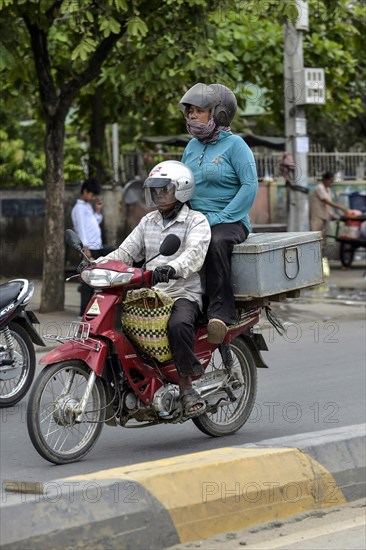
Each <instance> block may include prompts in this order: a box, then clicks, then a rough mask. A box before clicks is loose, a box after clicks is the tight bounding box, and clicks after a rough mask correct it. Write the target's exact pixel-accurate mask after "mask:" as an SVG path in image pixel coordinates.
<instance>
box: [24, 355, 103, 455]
mask: <svg viewBox="0 0 366 550" xmlns="http://www.w3.org/2000/svg"><path fill="white" fill-rule="evenodd" d="M90 374H91V371H90V369H89V368H88V367H87V366H86V365H84V364H83V363H81V362H80V361H76V360H75V361H63V362H62V363H57V364H56V365H49V366H47V367H45V368H44V369H43V371H42V372H41V373H40V375H39V376H38V378H37V379H36V381H35V383H34V385H33V388H32V391H31V393H30V396H29V403H28V410H27V426H28V433H29V436H30V438H31V441H32V443H33V445H34V447H35V449H36V450H37V451H38V453H39V454H40V455H41V456H42V457H43V458H45V459H46V460H48V461H49V462H53V463H54V464H68V463H70V462H76V461H77V460H80V459H81V458H83V457H84V456H85V455H86V454H87V453H88V452H89V451H90V450H91V449H92V447H93V446H94V445H95V443H96V441H97V439H98V437H99V435H100V433H101V431H102V428H103V423H104V419H105V407H106V395H105V389H104V386H103V382H102V380H101V379H100V378H99V377H97V378H96V380H95V383H94V385H93V388H92V390H91V392H90V395H89V398H88V401H87V404H86V408H85V413H84V416H83V418H82V420H81V421H80V420H79V419H78V414H77V410H78V405H79V404H80V401H81V399H82V397H83V395H84V393H85V390H86V387H87V384H88V380H89V378H90Z"/></svg>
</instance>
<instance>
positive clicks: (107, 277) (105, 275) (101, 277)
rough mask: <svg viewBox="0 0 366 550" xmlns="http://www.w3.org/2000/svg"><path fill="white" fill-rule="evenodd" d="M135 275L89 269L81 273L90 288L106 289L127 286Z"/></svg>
mask: <svg viewBox="0 0 366 550" xmlns="http://www.w3.org/2000/svg"><path fill="white" fill-rule="evenodd" d="M133 275H134V274H133V273H119V272H118V271H111V270H110V269H99V268H94V269H90V270H89V269H88V270H85V271H83V272H82V273H81V278H82V280H83V281H84V282H85V283H86V284H88V285H89V286H92V287H96V288H106V287H110V286H118V285H125V284H127V283H129V282H130V281H131V279H132V277H133Z"/></svg>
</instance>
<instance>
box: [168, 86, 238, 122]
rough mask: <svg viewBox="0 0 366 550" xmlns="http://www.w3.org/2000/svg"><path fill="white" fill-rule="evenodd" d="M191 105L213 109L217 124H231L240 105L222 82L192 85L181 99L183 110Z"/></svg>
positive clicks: (180, 103)
mask: <svg viewBox="0 0 366 550" xmlns="http://www.w3.org/2000/svg"><path fill="white" fill-rule="evenodd" d="M189 105H197V107H201V109H211V110H213V119H214V121H215V124H216V125H217V126H229V125H230V122H231V121H232V120H233V118H234V115H235V113H236V110H237V107H238V104H237V101H236V97H235V95H234V93H233V92H232V91H231V90H230V89H229V88H227V87H226V86H223V85H222V84H209V85H207V84H202V83H201V82H198V84H195V85H194V86H192V88H190V89H189V90H188V92H186V93H185V94H184V96H183V97H182V99H181V100H180V101H179V107H180V109H181V110H182V111H183V112H185V110H186V108H187V107H188V106H189Z"/></svg>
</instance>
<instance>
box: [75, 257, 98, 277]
mask: <svg viewBox="0 0 366 550" xmlns="http://www.w3.org/2000/svg"><path fill="white" fill-rule="evenodd" d="M94 264H95V262H87V261H86V260H83V261H82V262H80V263H79V265H78V266H77V268H76V271H77V272H78V273H79V274H80V273H81V272H82V271H84V269H86V268H87V267H90V266H92V265H94Z"/></svg>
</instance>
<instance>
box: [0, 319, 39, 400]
mask: <svg viewBox="0 0 366 550" xmlns="http://www.w3.org/2000/svg"><path fill="white" fill-rule="evenodd" d="M9 329H10V332H12V333H15V334H17V335H18V337H19V339H20V340H22V341H23V344H24V345H25V347H26V348H27V351H28V357H29V364H28V370H27V373H26V376H25V381H24V383H23V384H22V386H21V387H20V388H19V391H17V392H16V393H15V394H13V395H11V396H10V397H2V396H1V395H0V409H2V408H4V407H13V406H14V405H16V404H17V403H18V402H19V401H20V400H21V399H23V397H24V396H25V394H26V393H27V392H28V390H29V388H30V387H31V385H32V382H33V379H34V374H35V372H36V354H35V351H34V347H33V343H32V340H31V337H30V336H29V334H28V332H27V331H26V330H25V329H24V328H23V327H22V326H20V325H19V324H18V323H9Z"/></svg>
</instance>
